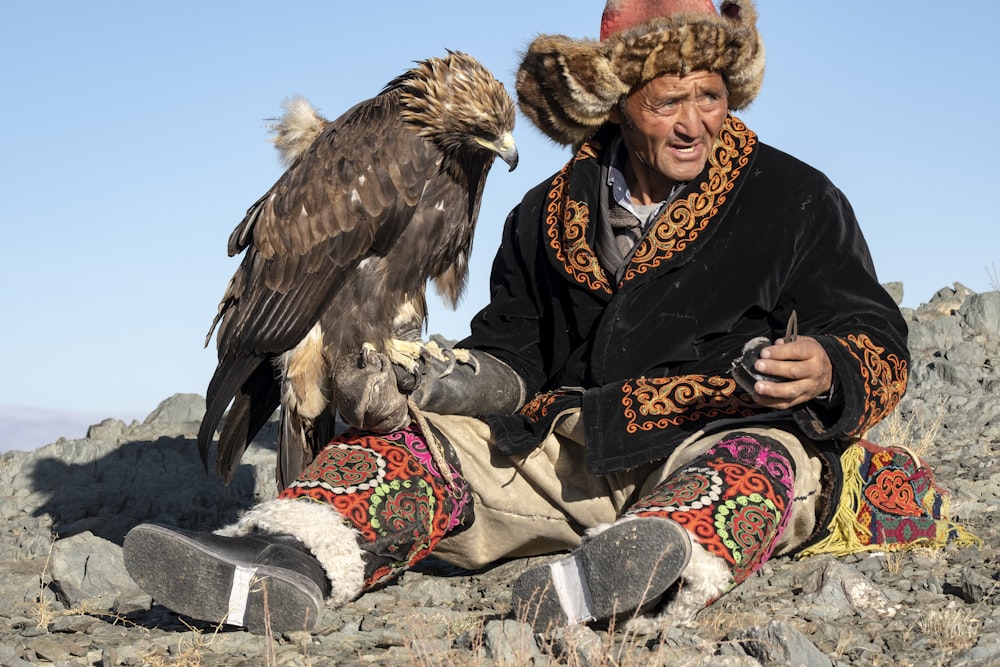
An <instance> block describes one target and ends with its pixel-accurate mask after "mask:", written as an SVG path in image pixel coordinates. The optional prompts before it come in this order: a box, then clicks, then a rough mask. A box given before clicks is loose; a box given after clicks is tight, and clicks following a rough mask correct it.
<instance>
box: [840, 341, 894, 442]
mask: <svg viewBox="0 0 1000 667" xmlns="http://www.w3.org/2000/svg"><path fill="white" fill-rule="evenodd" d="M838 341H839V342H840V344H841V345H843V346H844V347H846V348H847V349H848V351H849V352H850V353H851V356H853V357H854V358H855V359H857V360H858V370H859V371H860V372H861V378H862V380H863V381H864V390H865V408H864V413H863V414H862V417H861V421H860V423H858V425H857V427H856V428H855V429H854V430H853V431H852V432H851V434H852V435H862V434H864V433H865V432H866V431H867V430H868V429H870V428H871V427H872V426H874V425H875V424H877V423H878V422H879V421H881V420H882V419H883V418H885V417H886V416H887V415H888V414H889V413H890V412H892V411H893V409H895V407H896V406H897V405H899V401H900V400H901V399H902V398H903V394H904V393H905V392H906V380H907V374H908V371H907V368H906V360H905V359H900V358H899V356H897V355H895V354H888V355H887V354H885V348H884V347H879V346H878V345H876V344H875V342H874V341H873V340H872V339H871V338H869V337H868V336H867V335H866V334H859V335H856V336H855V335H850V336H848V337H847V340H843V339H839V338H838Z"/></svg>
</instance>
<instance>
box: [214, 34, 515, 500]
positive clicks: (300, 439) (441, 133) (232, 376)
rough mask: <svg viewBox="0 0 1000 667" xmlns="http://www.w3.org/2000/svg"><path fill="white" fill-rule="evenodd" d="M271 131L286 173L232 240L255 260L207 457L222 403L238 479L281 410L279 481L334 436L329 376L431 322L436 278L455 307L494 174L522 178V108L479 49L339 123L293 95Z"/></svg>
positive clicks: (226, 300) (218, 323) (231, 468)
mask: <svg viewBox="0 0 1000 667" xmlns="http://www.w3.org/2000/svg"><path fill="white" fill-rule="evenodd" d="M286 109H287V111H286V114H285V116H284V117H283V118H282V120H281V121H280V122H279V123H278V124H276V125H275V126H274V129H275V130H276V133H277V136H276V137H275V140H274V141H275V144H276V145H277V147H278V148H279V150H280V151H281V152H282V154H283V157H284V158H285V161H286V163H287V164H288V165H289V166H288V169H287V171H285V172H284V173H283V174H282V175H281V177H280V178H279V179H278V180H277V182H276V183H275V184H274V185H273V186H272V187H271V189H270V190H268V191H267V193H266V194H264V196H263V197H261V198H260V199H259V200H258V201H257V202H256V203H254V204H253V206H251V207H250V209H249V210H248V211H247V214H246V217H244V218H243V221H242V222H240V224H239V225H238V226H237V227H236V229H235V230H234V231H233V233H232V235H231V236H230V237H229V255H230V256H233V255H237V254H239V253H240V252H245V254H244V256H243V259H242V261H241V263H240V266H239V268H238V269H237V271H236V273H235V274H234V275H233V277H232V279H231V280H230V281H229V285H228V287H227V288H226V291H225V294H224V295H223V297H222V301H221V302H220V304H219V310H218V314H217V315H216V317H215V320H214V321H213V322H212V326H211V328H210V330H209V333H208V337H207V338H206V341H205V344H206V345H208V342H209V341H210V340H211V337H212V333H213V332H214V331H215V330H216V327H218V332H217V336H216V343H217V346H218V357H219V363H218V367H217V368H216V370H215V374H214V375H213V376H212V379H211V381H210V382H209V385H208V390H207V392H206V393H207V395H206V402H207V410H206V414H205V417H204V419H203V421H202V424H201V429H200V431H199V433H198V449H199V451H200V453H201V457H202V461H203V462H205V464H206V466H207V465H208V458H209V448H210V446H211V443H212V440H213V437H214V434H215V431H216V428H217V427H218V425H219V423H220V421H222V418H223V414H224V413H225V411H226V408H227V407H228V406H229V405H230V403H231V404H232V407H231V408H230V409H229V413H228V415H227V416H226V418H225V420H224V423H223V427H222V431H221V433H220V436H219V445H218V449H217V454H216V461H215V464H216V466H215V467H216V470H217V471H218V473H219V475H220V476H221V477H222V478H223V480H224V481H225V482H226V483H227V484H228V483H229V481H230V480H231V479H232V476H233V473H234V472H235V470H236V467H237V466H238V465H239V462H240V459H241V458H242V456H243V452H244V451H245V450H246V447H247V445H248V444H249V443H250V441H251V440H252V439H253V437H254V436H255V435H256V434H257V432H258V431H259V430H260V429H261V427H262V426H263V425H264V424H265V423H266V422H267V421H268V419H269V418H270V417H271V415H272V414H273V413H274V410H275V409H276V408H277V407H279V405H280V406H281V408H282V417H281V428H280V433H279V437H278V466H277V468H278V482H279V484H281V485H282V486H284V485H287V484H288V483H289V482H291V481H292V480H293V479H294V478H295V477H296V476H297V475H298V473H299V472H300V471H301V469H302V467H304V466H305V465H306V464H308V463H309V461H310V460H311V458H312V456H313V455H314V453H315V451H316V450H317V449H318V448H319V447H321V446H323V445H325V444H326V441H327V439H328V438H329V436H330V435H332V432H333V424H334V416H335V412H336V405H334V404H333V402H332V399H331V397H332V396H333V395H334V392H333V387H332V382H333V372H332V371H333V368H334V365H335V364H336V361H337V360H338V359H339V358H341V357H342V356H343V355H347V354H354V355H357V354H358V353H359V351H360V350H361V349H362V346H365V347H366V348H367V347H368V346H371V347H374V348H375V349H377V350H380V351H387V346H388V345H389V341H391V340H392V339H393V338H394V330H398V329H406V328H411V329H412V328H417V329H418V330H419V329H420V328H422V326H423V323H424V320H425V318H426V302H425V300H424V289H425V285H426V283H427V281H428V280H430V279H433V280H434V281H435V284H436V286H437V288H438V291H439V292H441V294H442V295H443V296H444V297H446V298H447V299H448V300H450V302H451V303H452V305H455V304H456V303H457V301H458V299H459V297H460V296H461V293H462V290H463V287H464V285H465V279H466V275H467V273H468V261H469V253H470V251H471V248H472V236H473V231H474V228H475V223H476V218H477V217H478V215H479V204H480V200H481V197H482V194H483V186H484V184H485V181H486V175H487V173H488V172H489V170H490V166H491V165H492V164H493V160H494V158H495V157H496V156H497V155H499V156H500V157H501V158H502V159H503V160H504V161H505V162H507V163H508V164H509V165H510V168H511V169H512V170H513V169H514V167H515V166H516V165H517V149H516V147H515V145H514V140H513V137H512V136H511V131H512V130H513V127H514V103H513V101H512V100H511V98H510V95H509V94H508V93H507V91H506V90H505V89H504V87H503V85H502V84H501V83H500V82H499V81H497V80H496V79H495V78H494V77H493V75H492V74H490V72H489V71H488V70H487V69H486V68H485V67H483V66H482V65H481V64H480V63H479V62H478V61H477V60H475V59H474V58H472V57H471V56H469V55H467V54H464V53H458V52H451V51H449V52H448V54H447V56H446V57H444V58H429V59H427V60H424V61H420V62H418V63H416V66H415V67H414V68H412V69H410V70H409V71H407V72H405V73H403V74H402V75H400V76H399V77H397V78H395V79H394V80H392V81H391V82H389V83H388V84H387V85H386V86H385V88H384V89H383V90H382V91H381V92H380V93H379V94H378V95H377V96H375V97H373V98H371V99H369V100H366V101H364V102H361V103H360V104H358V105H356V106H354V107H353V108H351V109H350V110H348V111H347V112H346V113H344V114H343V115H342V116H340V117H339V118H338V119H336V120H334V121H333V122H329V121H327V120H326V119H324V118H322V117H321V116H319V114H317V113H316V112H315V111H314V110H313V109H312V107H310V106H309V105H308V103H307V102H305V101H304V100H301V99H295V100H292V101H291V102H290V103H289V104H287V105H286Z"/></svg>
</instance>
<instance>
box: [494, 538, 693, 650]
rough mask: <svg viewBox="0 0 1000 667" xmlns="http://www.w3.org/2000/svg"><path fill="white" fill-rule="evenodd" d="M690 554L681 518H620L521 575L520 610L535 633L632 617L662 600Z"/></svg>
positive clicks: (519, 614) (516, 588) (519, 615)
mask: <svg viewBox="0 0 1000 667" xmlns="http://www.w3.org/2000/svg"><path fill="white" fill-rule="evenodd" d="M690 558H691V539H690V538H689V537H688V534H687V531H685V530H684V528H682V527H681V526H680V525H679V524H678V523H676V522H675V521H671V520H670V519H658V518H648V519H647V518H642V519H634V520H630V521H620V522H618V523H615V524H614V525H612V526H611V527H610V528H608V529H607V530H605V531H603V532H601V533H599V534H598V535H596V536H594V537H593V538H591V539H588V540H587V541H585V542H584V543H583V544H582V545H581V546H580V547H579V548H578V549H576V550H575V551H573V553H571V554H570V555H569V556H566V557H565V558H561V559H560V560H557V561H555V562H552V563H548V564H545V565H539V566H537V567H533V568H531V569H530V570H528V571H526V572H525V573H524V574H522V575H521V576H520V577H518V579H517V580H516V581H515V582H514V601H513V607H514V614H515V617H516V618H517V620H520V621H524V622H526V623H529V624H530V625H531V626H532V629H533V630H534V631H535V632H546V631H549V630H552V629H555V628H558V627H561V626H565V625H570V624H574V623H588V622H591V621H605V620H608V619H610V618H612V617H619V618H620V617H626V616H627V615H629V614H633V613H637V612H639V611H641V610H643V609H645V608H648V607H650V606H651V605H652V604H654V603H656V602H657V601H658V600H659V599H660V597H661V596H662V595H663V593H664V592H665V591H666V590H667V588H669V587H670V586H671V585H672V584H673V583H674V582H675V581H677V579H678V578H679V577H680V575H681V572H683V571H684V567H685V566H686V565H687V564H688V561H689V560H690Z"/></svg>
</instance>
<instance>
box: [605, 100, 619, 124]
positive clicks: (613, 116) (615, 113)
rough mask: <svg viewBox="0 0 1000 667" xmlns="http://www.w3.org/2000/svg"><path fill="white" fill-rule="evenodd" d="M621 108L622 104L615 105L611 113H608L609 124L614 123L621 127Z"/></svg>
mask: <svg viewBox="0 0 1000 667" xmlns="http://www.w3.org/2000/svg"><path fill="white" fill-rule="evenodd" d="M620 107H621V103H620V102H619V103H618V104H616V105H614V106H613V107H611V111H610V112H608V122H610V123H614V124H615V125H621V124H622V114H621V110H620Z"/></svg>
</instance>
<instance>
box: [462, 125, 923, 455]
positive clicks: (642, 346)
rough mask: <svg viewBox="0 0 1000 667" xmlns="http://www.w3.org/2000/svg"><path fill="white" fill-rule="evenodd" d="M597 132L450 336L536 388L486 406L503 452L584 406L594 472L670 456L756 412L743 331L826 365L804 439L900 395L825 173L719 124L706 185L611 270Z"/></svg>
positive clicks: (861, 243)
mask: <svg viewBox="0 0 1000 667" xmlns="http://www.w3.org/2000/svg"><path fill="white" fill-rule="evenodd" d="M615 131H616V128H615V127H614V126H610V125H609V126H607V127H606V128H605V129H604V130H603V131H602V132H601V133H599V134H598V136H597V137H596V138H595V139H593V140H591V141H589V142H587V143H585V144H584V145H583V146H582V147H581V148H580V150H579V151H578V152H577V154H576V155H575V156H574V157H573V159H572V160H570V162H569V163H568V164H567V165H566V166H565V167H564V168H563V169H562V170H561V171H560V172H559V173H558V174H556V175H555V176H554V177H553V178H552V179H551V180H548V181H546V182H544V183H542V184H541V185H539V186H538V187H536V188H534V189H533V190H531V191H530V192H529V193H528V194H527V195H526V196H525V197H524V199H523V201H522V202H521V204H520V205H519V206H518V207H517V208H515V209H514V211H513V212H512V213H511V214H510V216H509V217H508V219H507V223H506V227H505V230H504V235H503V242H502V245H501V247H500V250H499V252H498V254H497V256H496V260H495V262H494V265H493V273H492V278H491V281H492V282H491V299H490V303H489V305H487V306H486V307H485V308H484V309H483V310H482V311H481V312H480V313H479V314H477V315H476V317H475V318H474V319H473V321H472V333H471V336H470V337H469V338H468V339H466V340H465V341H463V342H462V343H461V344H460V345H462V346H463V347H469V348H474V349H479V350H483V351H486V352H489V353H490V354H492V355H494V356H496V357H498V358H499V359H501V360H503V361H504V362H506V363H507V364H509V365H510V366H511V367H512V368H513V369H514V370H515V371H517V372H518V373H519V374H520V375H521V377H522V378H524V380H525V382H526V384H527V386H528V390H529V395H532V394H536V395H535V397H534V399H533V400H531V401H529V402H528V403H527V404H526V405H525V406H524V407H523V408H522V409H521V411H520V412H519V414H518V415H507V416H498V415H493V416H486V419H487V421H488V422H489V423H490V425H491V427H492V429H493V432H494V436H495V437H496V440H497V444H498V447H499V448H500V449H501V450H502V451H504V452H506V453H517V452H523V451H526V450H528V449H530V448H531V447H533V446H535V445H536V444H537V443H538V442H540V440H541V439H542V438H543V437H545V436H546V435H547V434H548V433H549V432H550V431H551V429H552V428H553V426H554V423H555V419H556V418H557V416H558V415H559V414H560V413H562V412H563V411H564V410H566V409H569V408H574V407H580V406H582V408H583V412H582V414H583V420H584V425H585V428H586V448H587V461H588V467H589V469H590V470H591V471H592V472H594V473H607V472H613V471H618V470H624V469H628V468H632V467H636V466H638V465H641V464H644V463H647V462H649V461H654V460H659V459H663V458H665V457H667V456H668V455H669V454H670V452H671V451H672V450H673V449H674V448H675V447H676V446H677V445H678V444H679V443H681V442H683V441H684V440H685V439H687V438H688V437H690V436H691V435H692V434H694V433H697V432H699V431H700V430H702V429H704V428H706V427H710V426H712V425H718V423H719V421H720V420H733V419H736V420H740V421H738V422H736V423H741V424H746V423H753V422H755V421H761V418H762V417H764V416H766V415H767V414H768V413H771V414H770V415H769V416H773V412H774V411H772V410H770V409H768V408H764V407H763V406H760V405H757V404H755V403H754V402H753V401H752V399H751V398H750V396H749V395H748V394H747V393H745V392H743V391H742V390H741V389H739V387H738V386H737V385H736V383H735V381H734V380H733V379H732V378H731V377H730V375H729V372H728V371H729V367H730V363H731V361H732V360H733V359H734V358H735V357H737V356H739V354H740V351H741V349H742V347H743V345H744V343H745V342H746V341H748V340H749V339H751V338H754V337H756V336H768V337H770V338H777V337H780V336H783V335H784V333H785V326H786V323H787V321H788V319H789V316H790V315H791V313H792V311H793V310H794V311H796V313H797V316H798V322H799V333H800V335H806V336H812V337H815V338H817V339H818V340H819V342H820V343H821V344H822V345H823V347H824V349H825V350H826V352H827V354H828V355H829V357H830V360H831V361H832V363H833V368H834V376H835V391H836V392H837V396H836V397H835V398H836V400H835V402H834V404H833V405H835V406H836V407H829V406H827V405H825V404H823V403H820V402H815V401H814V402H812V403H810V404H807V405H806V406H800V407H798V408H796V409H794V410H793V411H792V414H791V415H788V418H789V419H790V420H794V422H795V423H796V425H797V426H798V427H799V428H800V429H801V430H802V431H803V432H804V433H805V434H806V435H808V436H809V437H811V438H813V439H816V440H832V439H843V438H850V437H856V436H860V435H862V434H863V433H864V432H865V431H866V430H867V429H868V428H870V427H871V426H872V425H874V424H875V423H876V422H878V421H879V420H881V419H882V418H883V417H885V416H886V415H887V414H888V413H889V412H890V411H891V410H892V408H893V407H895V405H896V404H897V403H898V402H899V399H900V398H901V397H902V395H903V393H904V391H905V389H906V380H907V364H908V357H909V353H908V351H907V348H906V324H905V322H904V321H903V318H902V316H901V314H900V312H899V309H898V308H897V306H896V304H895V303H894V302H893V300H892V298H891V297H890V296H889V295H888V294H887V293H886V291H885V290H884V289H883V288H882V286H881V285H880V284H879V282H878V279H877V277H876V275H875V270H874V268H873V266H872V261H871V256H870V254H869V251H868V247H867V244H866V242H865V239H864V237H863V235H862V233H861V229H860V228H859V226H858V223H857V220H856V218H855V216H854V213H853V211H852V210H851V206H850V204H849V203H848V201H847V199H846V198H845V197H844V195H843V194H842V193H841V192H840V191H839V190H838V189H837V188H836V187H834V185H833V184H832V183H831V182H830V181H829V179H827V178H826V176H824V175H823V174H822V173H820V172H818V171H816V170H815V169H813V168H812V167H809V166H808V165H806V164H804V163H802V162H800V161H799V160H796V159H795V158H793V157H791V156H789V155H786V154H784V153H782V152H780V151H778V150H775V149H774V148H771V147H770V146H767V145H764V144H761V143H759V142H758V140H757V137H756V135H755V134H754V133H753V132H751V131H750V130H748V129H747V128H746V127H745V126H744V125H743V124H742V122H740V121H739V120H738V119H736V118H733V117H730V118H729V119H728V120H727V122H726V124H725V126H724V128H723V131H722V135H721V138H720V141H719V142H718V143H717V144H716V147H715V149H714V151H713V154H712V156H711V158H710V160H709V162H708V164H707V165H706V168H705V170H704V171H703V172H702V174H701V175H700V177H699V178H697V179H696V180H694V181H692V182H690V183H688V184H687V185H686V186H685V189H684V191H683V192H682V193H680V195H679V196H678V197H677V198H676V199H675V200H674V201H673V202H672V203H671V204H670V205H669V206H668V207H667V210H666V211H664V212H663V213H662V214H661V215H660V216H659V218H658V220H657V221H656V222H655V223H654V224H652V225H650V228H649V230H648V231H647V233H646V235H645V236H644V237H643V239H642V240H641V241H640V242H639V244H638V245H637V246H636V249H635V250H634V251H633V256H632V257H631V260H630V261H629V262H628V264H627V266H625V267H623V269H622V270H621V271H620V272H619V274H620V275H619V276H618V277H615V276H609V275H608V272H607V271H605V269H604V267H603V266H602V265H601V264H600V262H599V261H598V259H597V255H596V252H595V251H594V248H595V244H596V240H595V234H596V233H597V228H598V225H596V224H594V222H592V217H593V216H594V215H606V214H607V209H606V207H607V204H606V203H603V204H602V196H601V191H602V189H603V188H604V186H603V185H602V184H603V182H604V181H603V180H602V179H604V178H606V176H605V175H606V164H605V163H606V162H607V156H606V155H604V154H603V153H604V152H606V151H604V147H606V146H608V145H610V144H611V142H612V139H613V138H614V135H613V134H612V133H613V132H615Z"/></svg>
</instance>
